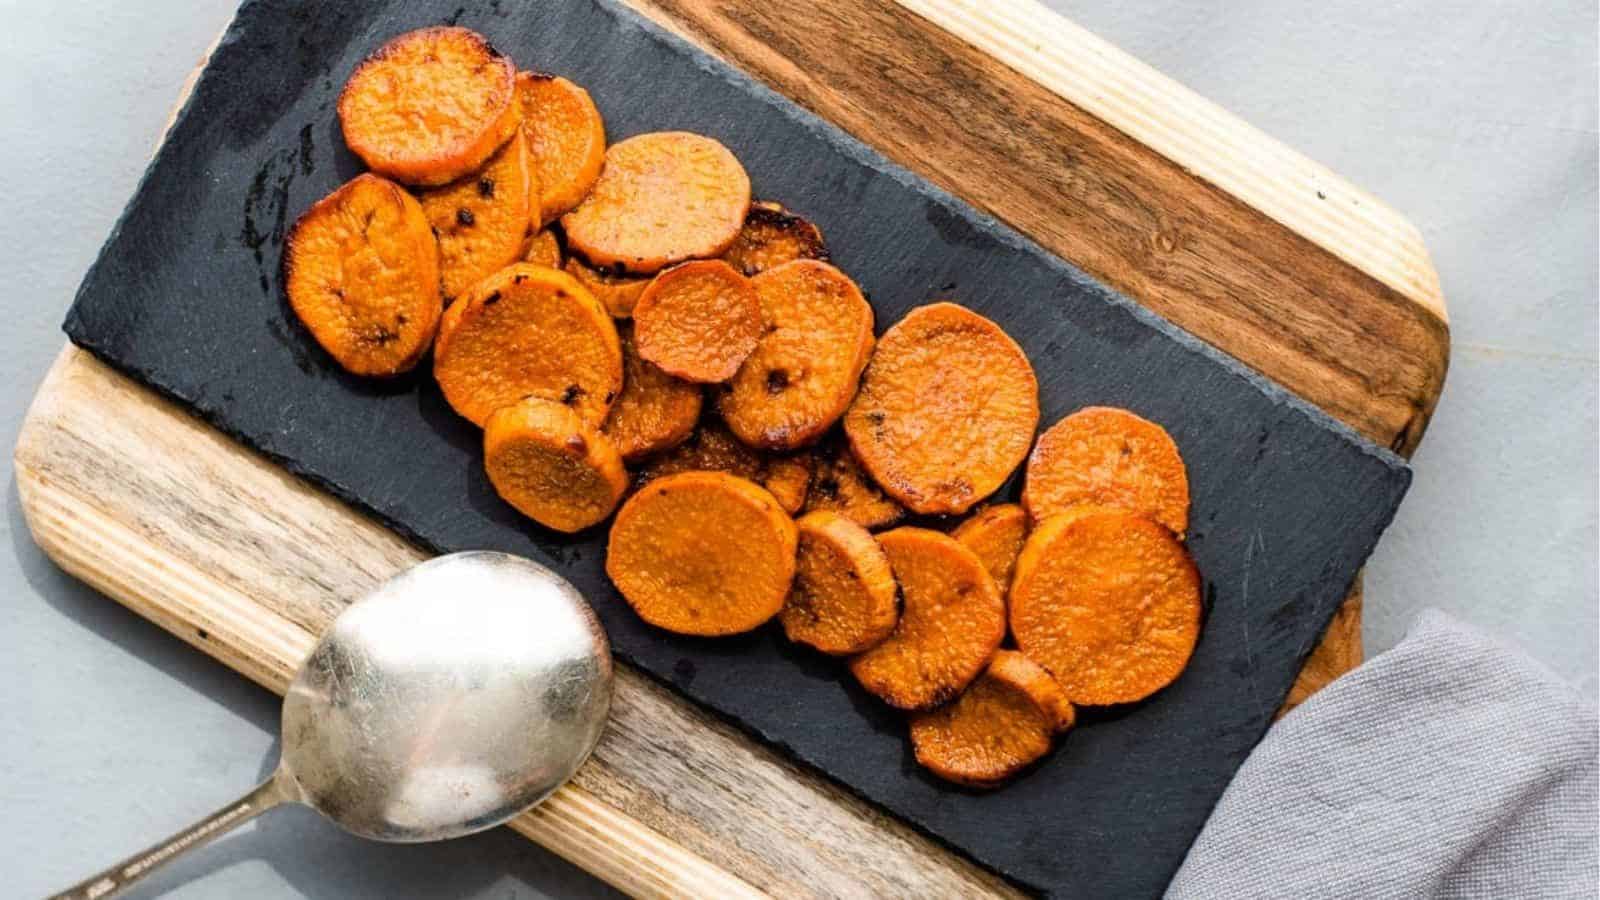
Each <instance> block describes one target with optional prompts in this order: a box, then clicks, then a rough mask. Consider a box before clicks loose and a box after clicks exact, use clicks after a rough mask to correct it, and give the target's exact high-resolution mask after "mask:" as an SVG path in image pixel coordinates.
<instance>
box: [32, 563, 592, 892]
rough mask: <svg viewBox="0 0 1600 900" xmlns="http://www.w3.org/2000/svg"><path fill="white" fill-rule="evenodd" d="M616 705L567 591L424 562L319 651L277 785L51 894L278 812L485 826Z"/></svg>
mask: <svg viewBox="0 0 1600 900" xmlns="http://www.w3.org/2000/svg"><path fill="white" fill-rule="evenodd" d="M610 707H611V649H610V646H609V644H608V643H607V642H606V636H605V632H604V631H603V630H602V629H601V627H600V623H599V621H598V620H596V619H595V616H594V612H593V611H592V610H591V609H590V608H589V605H588V604H587V603H586V602H585V601H584V599H583V596H582V595H581V594H579V593H578V591H577V590H576V589H575V588H573V587H572V585H570V584H568V583H567V582H566V581H565V580H563V579H562V578H561V577H560V576H558V575H556V574H555V573H554V572H551V571H550V570H549V569H546V568H544V567H543V566H540V565H537V564H535V563H532V562H529V561H528V560H525V559H521V558H519V557H515V556H509V555H507V554H503V553H456V554H453V555H450V556H442V557H439V558H437V559H433V560H429V561H428V562H425V563H422V564H421V565H418V566H416V567H414V568H411V569H409V570H407V571H405V572H403V573H401V574H399V575H397V576H395V577H394V578H392V579H390V580H389V581H387V582H385V583H384V584H382V585H380V586H379V587H378V588H377V589H376V590H374V591H373V592H372V593H370V594H368V595H367V596H366V597H364V598H362V599H361V600H359V601H358V602H356V603H354V604H352V605H351V606H350V607H349V608H348V609H346V610H345V611H344V612H343V613H342V614H341V615H340V616H339V617H338V619H336V620H335V621H334V623H333V626H332V627H331V628H329V629H328V632H327V634H325V635H323V637H322V640H321V641H319V642H318V643H317V646H316V647H315V649H313V650H312V651H311V655H310V656H309V657H308V658H307V659H306V661H305V663H304V664H303V665H302V666H301V668H300V671H299V673H297V674H296V675H295V678H294V682H293V683H292V684H291V685H290V686H289V693H288V694H287V695H286V696H285V697H284V701H283V755H282V758H281V759H280V760H279V762H278V768H277V770H276V771H275V772H273V774H272V777H271V778H268V779H267V780H266V781H265V782H264V783H262V784H261V785H260V786H259V787H257V788H256V789H255V790H253V791H251V792H250V793H248V794H246V795H245V796H244V797H242V798H240V799H239V800H238V801H236V802H234V803H231V804H229V805H227V806H225V807H223V808H222V809H220V810H218V811H217V812H216V813H214V814H212V815H210V816H208V817H206V818H205V819H203V820H201V821H200V822H197V823H195V824H194V825H193V826H191V827H189V828H186V829H184V830H183V831H180V832H178V833H177V834H175V835H173V836H172V837H170V838H168V839H167V840H165V841H162V842H161V843H159V844H156V845H155V846H153V847H151V848H149V849H148V850H145V851H144V852H143V853H139V854H137V855H135V856H133V857H131V858H129V859H128V860H126V861H124V862H122V863H119V864H118V865H115V866H113V867H111V868H109V869H107V870H105V871H104V872H102V873H100V874H98V875H95V876H94V877H92V878H89V879H88V880H86V881H84V882H82V883H81V884H79V885H77V886H75V887H73V888H71V889H69V890H67V891H65V892H63V893H61V894H57V895H56V896H57V897H60V898H91V900H98V898H104V897H110V896H113V895H115V894H117V893H119V892H121V891H122V890H123V889H124V888H127V887H128V886H130V885H132V884H133V883H134V882H136V881H138V880H139V879H140V878H143V877H144V876H145V875H147V874H149V873H150V872H151V871H152V870H154V869H156V868H157V867H158V866H160V865H161V864H162V863H165V862H168V861H170V860H171V859H173V858H174V857H176V856H178V855H179V854H181V853H183V852H184V851H186V850H192V849H194V848H195V847H198V846H200V845H202V844H205V843H206V842H208V841H210V840H212V839H213V838H216V837H218V836H220V835H222V834H224V833H226V832H228V831H230V830H231V829H233V828H235V827H236V826H238V825H240V824H242V823H244V822H247V821H249V820H250V819H253V818H255V817H256V816H258V815H260V814H261V813H262V812H265V811H266V810H269V809H271V808H272V807H274V806H277V805H279V804H281V803H290V802H293V803H303V804H305V805H307V806H310V807H311V808H313V809H315V810H317V811H318V812H320V813H322V814H323V815H324V816H327V817H328V818H329V819H332V820H333V821H334V822H336V823H338V824H339V825H340V826H342V827H343V828H345V829H346V830H348V831H351V832H354V833H355V834H358V835H361V836H363V837H368V838H374V839H376V840H380V841H401V842H421V841H437V840H443V839H445V838H453V837H459V836H461V835H465V834H471V833H473V832H475V831H482V830H484V829H486V828H491V827H493V826H495V825H499V824H501V823H502V822H505V821H506V820H508V819H511V818H513V817H515V816H516V815H517V814H518V813H520V812H522V811H524V810H526V809H528V808H529V807H531V806H533V805H534V804H536V803H538V802H539V801H540V800H543V799H544V798H545V797H547V796H549V794H550V793H551V792H552V791H554V790H555V789H556V788H558V787H560V786H561V785H562V783H564V782H565V781H566V780H567V779H568V778H570V777H571V776H572V773H573V772H575V771H577V769H578V766H580V765H582V763H583V761H584V760H585V759H587V758H588V756H589V752H590V751H591V750H593V749H594V745H595V742H596V741H598V740H599V738H600V731H601V729H602V728H603V727H604V725H605V720H606V714H607V713H608V711H609V710H610Z"/></svg>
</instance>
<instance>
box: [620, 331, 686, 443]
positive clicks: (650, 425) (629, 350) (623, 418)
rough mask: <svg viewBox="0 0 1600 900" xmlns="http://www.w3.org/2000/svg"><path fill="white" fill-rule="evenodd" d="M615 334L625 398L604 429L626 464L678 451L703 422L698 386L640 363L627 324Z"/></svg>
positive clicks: (643, 361)
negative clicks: (619, 348) (618, 341)
mask: <svg viewBox="0 0 1600 900" xmlns="http://www.w3.org/2000/svg"><path fill="white" fill-rule="evenodd" d="M617 336H618V337H619V338H620V339H621V341H622V368H623V375H622V394H621V395H620V396H619V397H617V402H616V405H615V406H612V407H611V415H610V416H609V417H608V418H607V419H606V424H605V428H603V429H602V431H603V432H604V434H605V435H606V437H607V438H610V440H611V442H612V443H613V444H615V445H616V447H617V450H618V452H620V453H621V454H622V458H623V459H624V460H627V461H628V462H636V461H638V460H640V459H644V458H645V457H648V456H651V455H653V454H656V453H660V452H662V451H663V450H670V449H672V448H673V447H676V446H677V445H679V444H681V443H683V442H684V440H686V439H687V438H688V437H689V435H690V434H692V433H693V432H694V426H695V423H697V422H699V421H700V404H701V396H700V388H699V387H698V386H697V385H693V384H690V383H688V382H687V381H680V380H678V379H676V378H673V377H672V376H671V375H668V374H667V373H665V372H663V371H661V370H660V369H658V368H656V367H655V366H654V365H651V364H650V363H648V362H646V361H645V360H643V359H640V358H639V352H638V351H637V350H635V349H634V346H633V328H632V327H631V326H630V325H629V324H628V323H626V322H624V323H619V325H618V327H617Z"/></svg>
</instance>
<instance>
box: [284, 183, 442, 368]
mask: <svg viewBox="0 0 1600 900" xmlns="http://www.w3.org/2000/svg"><path fill="white" fill-rule="evenodd" d="M283 259H284V276H285V284H286V285H287V292H288V295H289V305H290V306H291V307H292V308H293V309H294V312H295V315H297V316H299V317H300V321H301V322H303V323H304V324H305V326H306V329H307V330H308V331H310V332H311V336H312V337H314V338H316V341H317V343H318V344H321V345H322V348H323V349H324V350H326V351H328V354H329V355H330V356H332V357H333V358H334V360H335V361H337V362H338V363H339V365H340V366H343V367H344V368H345V369H346V370H347V371H349V372H352V373H354V374H356V375H396V374H399V373H401V372H404V371H407V370H408V369H410V368H411V367H412V366H415V365H416V364H417V361H418V360H420V359H421V358H422V355H423V353H425V352H427V349H428V345H429V344H430V343H431V342H432V341H433V337H434V331H435V330H436V329H437V328H438V326H439V315H440V301H439V251H438V247H437V245H436V244H435V243H434V240H433V234H432V232H430V231H429V230H428V217H427V216H426V215H424V214H423V212H422V207H421V206H419V205H418V204H417V201H416V200H415V199H413V198H412V196H411V195H410V194H408V193H406V192H405V190H404V189H403V188H401V187H400V186H399V185H397V184H395V183H394V182H391V181H387V180H385V179H383V178H379V177H378V176H376V175H357V176H356V177H355V178H354V179H353V180H351V181H349V182H347V183H346V184H345V185H344V186H342V187H340V188H339V189H338V190H336V191H334V192H333V193H331V194H329V195H328V196H326V197H324V198H323V199H322V200H320V201H318V202H317V204H316V205H314V206H312V207H311V208H310V209H309V210H307V211H306V213H305V214H304V215H302V216H301V217H300V220H299V221H297V222H295V225H294V230H293V231H291V232H290V233H289V241H288V246H287V249H286V250H285V251H284V256H283Z"/></svg>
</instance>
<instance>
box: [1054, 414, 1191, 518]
mask: <svg viewBox="0 0 1600 900" xmlns="http://www.w3.org/2000/svg"><path fill="white" fill-rule="evenodd" d="M1022 503H1023V505H1024V506H1026V507H1027V508H1028V513H1029V514H1030V515H1032V516H1033V518H1034V520H1035V521H1039V520H1042V519H1044V518H1047V517H1049V516H1051V515H1054V514H1056V513H1058V512H1062V511H1063V510H1066V509H1067V508H1069V507H1072V506H1076V505H1078V504H1083V503H1092V504H1097V505H1100V506H1114V507H1118V508H1121V509H1126V510H1128V511H1130V512H1135V513H1139V514H1140V515H1144V516H1148V517H1149V518H1152V519H1154V520H1156V521H1157V522H1160V523H1161V524H1163V525H1165V526H1167V527H1168V528H1170V529H1172V531H1173V532H1175V533H1176V534H1178V535H1180V536H1181V535H1182V534H1183V533H1184V532H1185V531H1187V530H1188V528H1189V473H1188V471H1187V470H1186V469H1185V468H1184V465H1183V457H1182V456H1180V455H1179V454H1178V445H1177V444H1175V443H1173V441H1172V437H1171V436H1170V435H1168V434H1167V432H1166V429H1164V428H1162V427H1161V426H1160V425H1157V424H1156V423H1154V422H1151V421H1149V420H1147V419H1143V418H1140V417H1139V416H1137V415H1135V414H1133V413H1131V412H1129V411H1128V410H1125V409H1114V408H1112V407H1107V406H1090V407H1085V408H1084V409H1080V410H1078V411H1077V412H1075V413H1073V414H1072V415H1070V416H1067V417H1066V418H1064V419H1062V420H1061V421H1059V422H1057V423H1056V424H1054V425H1052V426H1051V427H1050V429H1049V430H1048V431H1046V432H1045V433H1044V434H1042V435H1040V436H1039V443H1038V444H1036V445H1035V446H1034V448H1033V454H1032V455H1031V456H1029V457H1028V476H1027V481H1026V483H1025V484H1024V486H1023V488H1022Z"/></svg>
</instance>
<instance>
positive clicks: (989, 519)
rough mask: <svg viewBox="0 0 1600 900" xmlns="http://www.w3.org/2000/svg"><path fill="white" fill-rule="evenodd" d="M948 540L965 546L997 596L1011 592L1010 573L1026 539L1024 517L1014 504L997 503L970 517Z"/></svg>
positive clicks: (1014, 567)
mask: <svg viewBox="0 0 1600 900" xmlns="http://www.w3.org/2000/svg"><path fill="white" fill-rule="evenodd" d="M950 536H951V537H953V538H955V539H956V540H958V541H960V542H961V543H963V544H966V545H967V546H968V547H970V548H971V549H972V552H973V553H976V554H978V558H979V559H981V560H983V567H984V568H986V569H988V570H989V575H990V576H991V577H993V578H994V583H995V586H996V587H998V588H999V589H1000V596H1002V597H1003V596H1005V595H1006V592H1007V591H1009V590H1011V573H1012V572H1013V571H1014V570H1015V569H1016V567H1017V554H1019V553H1021V552H1022V542H1023V541H1024V540H1025V539H1026V538H1027V537H1028V514H1027V512H1026V511H1024V510H1023V508H1022V507H1021V506H1019V505H1017V504H1015V503H998V504H995V505H994V506H989V507H985V508H983V509H980V510H978V511H977V512H975V513H973V514H972V518H970V519H967V520H966V521H965V522H962V523H961V524H960V525H958V526H956V530H955V531H952V532H950Z"/></svg>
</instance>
